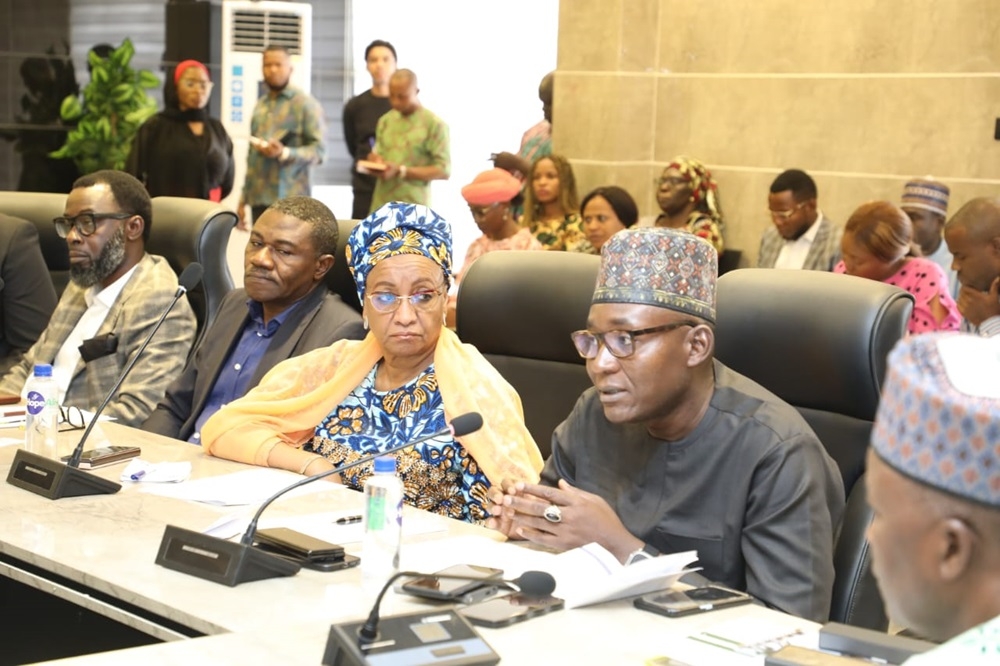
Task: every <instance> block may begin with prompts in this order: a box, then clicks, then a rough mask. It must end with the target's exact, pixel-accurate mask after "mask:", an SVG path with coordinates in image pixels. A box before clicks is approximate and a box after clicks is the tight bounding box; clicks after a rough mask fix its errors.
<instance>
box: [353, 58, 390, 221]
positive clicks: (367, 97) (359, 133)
mask: <svg viewBox="0 0 1000 666" xmlns="http://www.w3.org/2000/svg"><path fill="white" fill-rule="evenodd" d="M365 63H367V66H368V73H369V74H371V76H372V87H371V90H366V91H365V92H363V93H361V94H360V95H356V96H355V97H352V98H351V99H350V100H348V102H347V104H346V105H344V140H345V141H347V150H348V152H350V153H351V157H352V158H353V159H354V169H353V172H352V173H351V187H352V188H353V189H354V206H353V209H352V212H351V217H352V218H354V219H355V220H362V219H364V218H366V217H368V210H369V208H370V207H371V203H372V193H373V192H374V191H375V180H376V177H375V176H371V175H368V174H362V173H358V171H357V162H358V160H363V159H365V158H366V157H368V154H369V153H370V152H371V151H372V148H374V146H375V126H376V125H378V119H379V118H381V117H382V116H383V115H384V114H386V113H387V112H388V111H389V110H391V109H392V106H391V105H390V104H389V78H390V77H392V75H393V73H394V72H395V71H396V49H395V48H394V47H393V46H392V44H390V43H389V42H386V41H383V40H381V39H376V40H375V41H374V42H372V43H371V44H369V45H368V47H367V48H366V49H365Z"/></svg>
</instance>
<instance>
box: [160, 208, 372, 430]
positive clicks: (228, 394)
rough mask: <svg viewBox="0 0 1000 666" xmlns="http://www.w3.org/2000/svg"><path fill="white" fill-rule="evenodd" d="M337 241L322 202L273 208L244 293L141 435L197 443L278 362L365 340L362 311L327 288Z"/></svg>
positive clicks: (222, 315) (226, 304) (254, 237)
mask: <svg viewBox="0 0 1000 666" xmlns="http://www.w3.org/2000/svg"><path fill="white" fill-rule="evenodd" d="M337 241H338V233H337V221H336V218H334V216H333V213H332V212H330V209H329V208H327V207H326V206H325V205H323V204H322V203H320V202H319V201H316V200H315V199H312V198H310V197H304V196H296V197H288V198H286V199H281V200H279V201H277V202H276V203H274V204H272V205H271V206H270V208H268V209H267V210H266V211H265V212H264V213H263V214H262V215H261V216H260V219H259V220H258V221H257V223H256V224H255V225H254V227H253V231H252V232H251V234H250V241H249V242H248V243H247V248H246V255H245V259H244V272H243V283H244V287H243V289H234V290H233V291H231V292H230V293H229V294H228V295H227V296H226V298H225V299H224V300H223V301H222V304H221V306H220V307H219V313H218V315H217V316H216V318H215V321H213V322H212V325H211V326H210V327H209V329H208V330H207V331H206V332H205V336H204V337H203V338H202V341H201V343H200V344H199V345H198V349H197V350H196V351H195V354H194V356H193V357H192V358H191V360H190V361H189V362H188V364H187V367H186V368H185V369H184V372H183V374H181V376H180V377H179V378H178V379H177V380H176V381H175V382H174V383H173V384H171V385H170V388H168V389H167V393H166V395H165V396H164V397H163V400H161V401H160V404H159V405H157V407H156V409H155V410H154V411H153V413H152V414H151V415H150V416H149V418H148V419H147V420H146V422H145V423H143V425H142V428H143V430H148V431H150V432H155V433H158V434H161V435H166V436H167V437H173V438H176V439H182V440H187V441H189V442H192V443H194V444H199V443H200V431H201V426H202V424H204V422H205V421H207V420H208V417H210V416H211V415H212V414H214V413H215V412H216V411H218V410H219V408H220V407H222V406H223V405H225V404H226V403H228V402H231V401H232V400H235V399H236V398H239V397H242V396H243V395H244V394H245V393H246V392H247V391H249V390H250V389H251V388H253V387H254V386H256V385H257V383H258V382H259V381H260V379H261V377H263V376H264V375H265V374H266V373H267V372H268V371H269V370H270V369H271V368H273V367H274V366H275V365H276V364H278V363H279V362H281V361H283V360H285V359H287V358H290V357H292V356H298V355H299V354H303V353H305V352H308V351H311V350H313V349H318V348H320V347H325V346H327V345H330V344H332V343H334V342H336V341H337V340H341V339H344V338H348V339H361V338H362V337H364V334H365V331H364V328H363V326H362V325H361V316H360V315H359V314H358V312H356V311H355V310H354V309H353V308H351V307H349V306H348V305H346V304H345V303H344V302H343V301H341V299H340V297H339V296H337V295H335V294H333V293H331V292H330V291H329V290H328V289H327V287H326V285H325V284H324V278H325V276H326V274H327V272H328V271H329V270H330V268H331V267H332V266H333V255H334V252H336V249H337Z"/></svg>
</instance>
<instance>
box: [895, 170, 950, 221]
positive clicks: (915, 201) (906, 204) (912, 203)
mask: <svg viewBox="0 0 1000 666" xmlns="http://www.w3.org/2000/svg"><path fill="white" fill-rule="evenodd" d="M950 196H951V190H950V189H948V186H947V185H945V184H944V183H941V182H938V181H936V180H934V179H933V178H931V177H930V176H928V177H927V178H915V179H913V180H911V181H910V182H908V183H907V184H906V185H905V186H904V187H903V201H902V203H901V204H900V207H901V208H903V209H906V208H919V209H921V210H929V211H930V212H932V213H937V214H938V215H941V216H942V217H944V216H947V215H948V198H949V197H950Z"/></svg>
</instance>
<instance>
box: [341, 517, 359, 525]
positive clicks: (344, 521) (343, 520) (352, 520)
mask: <svg viewBox="0 0 1000 666" xmlns="http://www.w3.org/2000/svg"><path fill="white" fill-rule="evenodd" d="M363 518H364V516H344V517H343V518H337V524H338V525H351V524H352V523H360V522H361V520H362V519H363Z"/></svg>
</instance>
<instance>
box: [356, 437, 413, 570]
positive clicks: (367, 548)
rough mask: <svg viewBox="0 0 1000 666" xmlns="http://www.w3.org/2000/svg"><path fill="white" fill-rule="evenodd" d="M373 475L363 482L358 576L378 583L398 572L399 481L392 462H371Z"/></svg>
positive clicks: (384, 458) (386, 459)
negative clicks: (362, 536)
mask: <svg viewBox="0 0 1000 666" xmlns="http://www.w3.org/2000/svg"><path fill="white" fill-rule="evenodd" d="M374 467H375V473H374V474H372V476H371V477H369V479H368V481H367V482H365V515H364V518H365V540H364V544H363V545H362V551H361V577H362V578H363V579H364V580H365V581H368V582H371V583H377V584H382V583H384V582H385V581H386V580H387V579H388V578H389V576H391V575H392V574H394V573H395V572H396V571H397V570H398V569H399V544H400V536H401V534H402V530H403V482H402V481H400V480H399V478H398V477H397V476H396V459H395V458H394V457H392V456H382V457H380V458H376V459H375V464H374Z"/></svg>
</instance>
